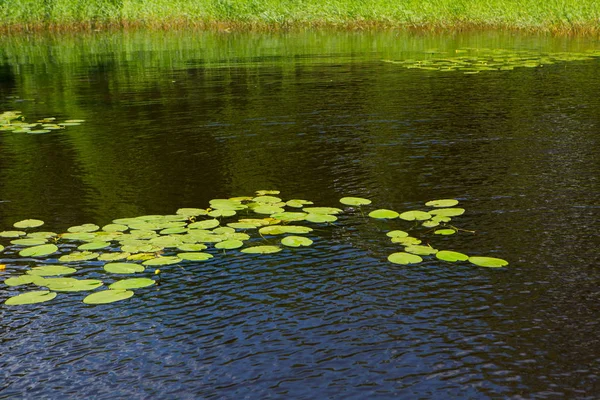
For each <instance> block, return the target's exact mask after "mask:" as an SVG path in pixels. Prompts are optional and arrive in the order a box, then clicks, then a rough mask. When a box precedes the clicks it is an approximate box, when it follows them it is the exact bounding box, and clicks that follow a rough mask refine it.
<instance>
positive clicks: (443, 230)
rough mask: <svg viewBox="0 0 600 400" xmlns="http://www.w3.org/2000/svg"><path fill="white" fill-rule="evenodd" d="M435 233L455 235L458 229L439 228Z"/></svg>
mask: <svg viewBox="0 0 600 400" xmlns="http://www.w3.org/2000/svg"><path fill="white" fill-rule="evenodd" d="M433 233H435V234H436V235H454V234H455V233H456V231H455V230H454V229H438V230H436V231H434V232H433Z"/></svg>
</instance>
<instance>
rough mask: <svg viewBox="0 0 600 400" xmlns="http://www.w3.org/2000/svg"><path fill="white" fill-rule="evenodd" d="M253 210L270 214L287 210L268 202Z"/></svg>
mask: <svg viewBox="0 0 600 400" xmlns="http://www.w3.org/2000/svg"><path fill="white" fill-rule="evenodd" d="M252 211H254V212H255V213H257V214H268V215H271V214H277V213H282V212H284V211H285V210H284V209H283V208H281V207H277V206H272V205H268V204H267V205H261V206H258V207H254V208H253V209H252Z"/></svg>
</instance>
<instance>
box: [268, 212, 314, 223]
mask: <svg viewBox="0 0 600 400" xmlns="http://www.w3.org/2000/svg"><path fill="white" fill-rule="evenodd" d="M307 215H308V214H307V213H304V212H290V211H285V212H282V213H277V214H272V215H271V218H275V219H278V220H281V221H302V220H304V219H305V218H306V216H307Z"/></svg>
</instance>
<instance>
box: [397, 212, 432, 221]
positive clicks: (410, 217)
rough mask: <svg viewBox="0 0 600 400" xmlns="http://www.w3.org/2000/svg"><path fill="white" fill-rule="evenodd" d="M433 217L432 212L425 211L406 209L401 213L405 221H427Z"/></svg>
mask: <svg viewBox="0 0 600 400" xmlns="http://www.w3.org/2000/svg"><path fill="white" fill-rule="evenodd" d="M430 218H431V214H430V213H428V212H425V211H406V212H403V213H402V214H400V219H403V220H405V221H425V220H428V219H430Z"/></svg>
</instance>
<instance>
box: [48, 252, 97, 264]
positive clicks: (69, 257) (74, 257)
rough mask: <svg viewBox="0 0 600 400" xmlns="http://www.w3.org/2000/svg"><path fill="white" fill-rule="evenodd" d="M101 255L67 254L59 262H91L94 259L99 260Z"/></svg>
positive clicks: (89, 253)
mask: <svg viewBox="0 0 600 400" xmlns="http://www.w3.org/2000/svg"><path fill="white" fill-rule="evenodd" d="M99 255H100V253H92V252H91V251H74V252H73V253H71V254H65V255H64V256H61V257H60V258H59V259H58V261H61V262H76V261H89V260H93V259H94V258H98V256H99Z"/></svg>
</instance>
